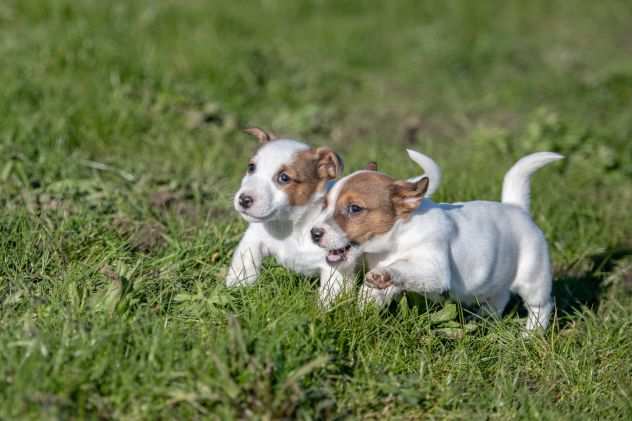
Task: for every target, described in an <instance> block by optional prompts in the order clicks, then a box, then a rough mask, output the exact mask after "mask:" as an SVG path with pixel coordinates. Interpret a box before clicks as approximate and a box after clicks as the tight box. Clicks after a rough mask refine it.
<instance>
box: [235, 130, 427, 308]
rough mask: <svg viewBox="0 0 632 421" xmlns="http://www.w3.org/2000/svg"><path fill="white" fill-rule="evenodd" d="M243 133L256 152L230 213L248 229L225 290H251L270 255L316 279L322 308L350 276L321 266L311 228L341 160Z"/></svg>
mask: <svg viewBox="0 0 632 421" xmlns="http://www.w3.org/2000/svg"><path fill="white" fill-rule="evenodd" d="M246 132H248V133H250V134H252V135H254V136H256V137H257V139H258V140H259V142H260V143H261V147H260V148H259V149H258V150H257V152H256V153H255V155H254V156H253V157H252V158H251V159H250V161H249V162H248V165H247V172H246V175H245V176H244V177H243V179H242V182H241V187H240V189H239V191H238V192H237V193H236V194H235V200H234V206H235V209H236V210H237V211H238V212H239V213H240V214H241V216H242V217H243V218H244V219H246V220H247V221H248V222H249V223H250V225H249V226H248V229H247V230H246V233H245V234H244V236H243V237H242V239H241V241H240V243H239V245H238V246H237V249H236V250H235V252H234V254H233V259H232V263H231V265H230V268H229V271H228V275H227V277H226V285H227V286H229V287H233V286H244V285H252V284H253V283H255V282H256V280H257V278H258V276H259V271H260V267H261V262H262V260H263V258H264V257H266V256H272V257H275V258H276V260H277V262H278V263H280V264H281V265H283V266H284V267H287V268H289V269H292V270H294V271H296V272H299V273H302V274H304V275H308V276H312V275H317V274H318V275H320V290H319V298H320V302H321V304H323V305H328V304H330V303H331V302H332V301H333V300H334V299H335V298H336V297H337V296H338V295H339V294H340V292H342V291H343V290H344V289H346V288H347V287H350V286H351V284H350V283H351V282H353V280H354V277H353V276H352V275H353V273H352V272H351V274H350V275H351V276H344V275H343V274H342V273H341V272H340V271H338V270H337V269H336V268H335V267H332V266H331V265H329V264H327V263H326V261H325V257H326V255H327V253H326V251H325V250H323V249H322V248H320V247H318V246H316V245H315V244H314V239H315V238H317V235H318V232H315V231H313V230H311V228H312V227H313V225H314V223H315V221H316V218H317V217H318V215H319V214H320V210H321V209H322V208H323V204H324V199H325V194H326V191H327V190H328V189H330V188H331V186H332V184H333V180H334V179H336V178H338V177H339V176H340V175H341V174H342V170H343V162H342V159H341V158H340V157H339V156H338V155H337V154H336V153H335V152H334V151H333V150H331V149H330V148H327V147H321V148H311V147H310V146H308V145H306V144H304V143H301V142H297V141H296V140H291V139H276V138H275V137H274V136H273V135H271V134H270V133H266V132H265V131H263V130H261V129H258V128H251V129H247V130H246ZM422 158H423V157H422ZM428 160H429V162H426V163H425V164H424V166H425V167H426V168H430V173H432V174H433V179H434V175H435V174H437V173H439V171H438V168H437V169H436V170H435V169H434V167H433V165H434V166H435V167H436V164H434V162H433V161H432V160H430V159H429V158H428ZM370 166H371V167H372V168H373V166H375V164H373V163H372V164H370ZM374 169H376V166H375V167H374ZM310 231H311V232H310Z"/></svg>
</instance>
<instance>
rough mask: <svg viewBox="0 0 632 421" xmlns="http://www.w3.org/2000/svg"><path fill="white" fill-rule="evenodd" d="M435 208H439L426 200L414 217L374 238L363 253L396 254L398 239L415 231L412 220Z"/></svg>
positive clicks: (398, 221)
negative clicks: (412, 230)
mask: <svg viewBox="0 0 632 421" xmlns="http://www.w3.org/2000/svg"><path fill="white" fill-rule="evenodd" d="M435 207H437V205H436V204H435V203H434V202H433V201H432V200H430V199H424V200H423V201H422V202H421V205H420V206H419V207H418V208H417V209H416V210H415V211H414V212H413V214H412V215H410V216H409V217H408V218H405V219H398V220H397V222H395V224H394V225H393V226H392V227H391V229H390V230H388V231H387V232H385V233H384V234H380V235H378V236H375V237H373V238H372V239H371V240H369V241H368V242H367V243H365V245H364V247H363V249H362V251H363V252H364V253H367V254H385V253H393V252H396V250H397V246H398V244H399V242H398V241H397V238H400V237H401V236H402V234H404V233H406V232H407V231H409V230H410V229H413V224H412V222H411V221H412V219H413V218H414V217H415V216H419V215H423V214H424V213H426V212H428V211H429V210H430V209H432V208H435Z"/></svg>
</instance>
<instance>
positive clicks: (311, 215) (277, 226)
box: [264, 192, 325, 239]
mask: <svg viewBox="0 0 632 421" xmlns="http://www.w3.org/2000/svg"><path fill="white" fill-rule="evenodd" d="M324 200H325V193H324V192H316V193H314V194H313V196H312V197H311V198H310V200H309V201H308V202H307V203H306V204H305V205H302V206H292V207H289V208H288V209H287V210H286V211H285V212H284V213H283V214H282V215H280V216H279V218H277V219H275V220H273V221H267V222H264V227H265V229H266V231H267V232H268V233H269V234H270V235H271V236H273V237H274V238H277V239H284V238H287V237H289V236H290V235H292V234H295V233H302V232H303V231H305V229H307V230H309V229H311V227H312V225H313V223H314V221H315V220H316V218H317V217H318V215H319V214H320V211H321V208H322V207H323V202H324Z"/></svg>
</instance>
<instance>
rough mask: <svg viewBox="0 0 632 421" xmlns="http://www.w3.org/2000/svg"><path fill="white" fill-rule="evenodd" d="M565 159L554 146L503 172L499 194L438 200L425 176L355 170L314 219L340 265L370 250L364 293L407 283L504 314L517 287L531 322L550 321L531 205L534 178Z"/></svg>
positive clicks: (386, 296)
mask: <svg viewBox="0 0 632 421" xmlns="http://www.w3.org/2000/svg"><path fill="white" fill-rule="evenodd" d="M562 158H563V157H562V156H561V155H558V154H555V153H551V152H541V153H535V154H532V155H529V156H526V157H524V158H522V159H521V160H520V161H518V162H517V163H516V164H515V165H514V166H513V167H512V168H511V169H510V170H509V172H508V173H507V175H506V176H505V181H504V184H503V194H502V202H500V203H499V202H488V201H472V202H464V203H452V204H447V203H434V202H433V201H432V200H429V199H428V198H427V197H425V196H426V193H427V192H428V190H429V185H428V184H429V183H428V179H427V178H426V177H422V178H420V179H418V180H415V181H413V182H411V181H404V180H401V181H397V180H395V179H393V178H391V177H389V176H387V175H384V174H381V173H377V172H372V173H371V172H367V171H360V172H356V173H353V174H351V175H349V176H347V177H345V178H343V179H341V180H340V181H339V182H338V183H337V184H336V186H335V187H334V188H333V189H332V190H331V191H330V192H329V193H328V195H327V199H326V201H327V207H326V209H324V210H323V211H322V214H321V216H320V217H319V220H318V222H317V223H316V224H315V229H317V230H319V231H320V232H321V236H320V238H319V239H318V241H317V244H318V245H319V246H320V247H322V248H324V249H325V250H327V253H328V257H327V261H328V262H329V263H330V264H331V265H332V266H333V267H335V268H337V269H338V270H339V271H345V270H346V268H347V267H351V266H353V265H354V264H355V259H356V258H358V257H359V256H362V255H364V256H365V257H366V259H367V262H368V265H369V268H370V269H371V270H370V271H369V272H368V273H367V274H366V275H365V286H364V287H363V291H362V296H363V297H365V298H368V299H370V300H372V301H374V302H376V303H378V304H386V303H388V302H389V301H390V300H392V299H393V298H394V297H396V296H397V295H399V294H400V293H401V292H402V291H405V290H409V291H414V292H418V293H421V294H426V295H428V296H430V298H433V297H436V296H438V295H440V294H442V293H444V292H448V293H449V294H450V295H451V296H452V297H453V298H455V299H456V300H458V301H461V302H463V303H465V304H475V303H479V304H482V309H484V310H486V311H488V312H491V313H493V314H496V315H501V314H502V312H503V310H504V308H505V306H506V305H507V302H508V301H509V298H510V293H511V292H514V293H516V294H518V295H519V296H520V297H521V298H522V299H523V301H524V304H525V306H526V307H527V310H528V320H527V326H526V328H527V329H528V330H532V329H535V328H536V327H542V328H546V327H547V325H548V322H549V316H550V314H551V311H552V309H553V300H552V297H551V288H552V274H551V262H550V258H549V251H548V246H547V242H546V239H545V238H544V235H543V233H542V231H541V230H540V229H539V228H538V226H537V225H536V224H535V223H534V222H533V220H532V218H531V216H530V214H529V193H530V183H529V179H530V177H531V175H532V174H533V173H534V172H535V171H536V170H538V169H539V168H541V167H543V166H545V165H547V164H549V163H551V162H553V161H557V160H559V159H562ZM331 255H334V256H335V257H334V258H333V259H332V258H330V256H331Z"/></svg>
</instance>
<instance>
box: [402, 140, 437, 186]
mask: <svg viewBox="0 0 632 421" xmlns="http://www.w3.org/2000/svg"><path fill="white" fill-rule="evenodd" d="M406 152H408V156H409V157H410V159H412V160H413V161H415V163H416V164H417V165H419V166H420V167H421V168H423V170H424V175H420V176H418V177H413V178H410V179H408V181H411V182H417V181H419V180H420V179H421V177H424V176H425V177H428V179H429V181H430V184H429V185H428V190H427V191H426V194H425V196H426V197H430V196H432V194H433V193H434V192H436V191H437V189H438V188H439V185H440V184H441V168H439V165H437V163H436V162H434V160H433V159H432V158H430V157H429V156H426V155H424V154H422V153H419V152H417V151H413V150H412V149H406Z"/></svg>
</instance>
